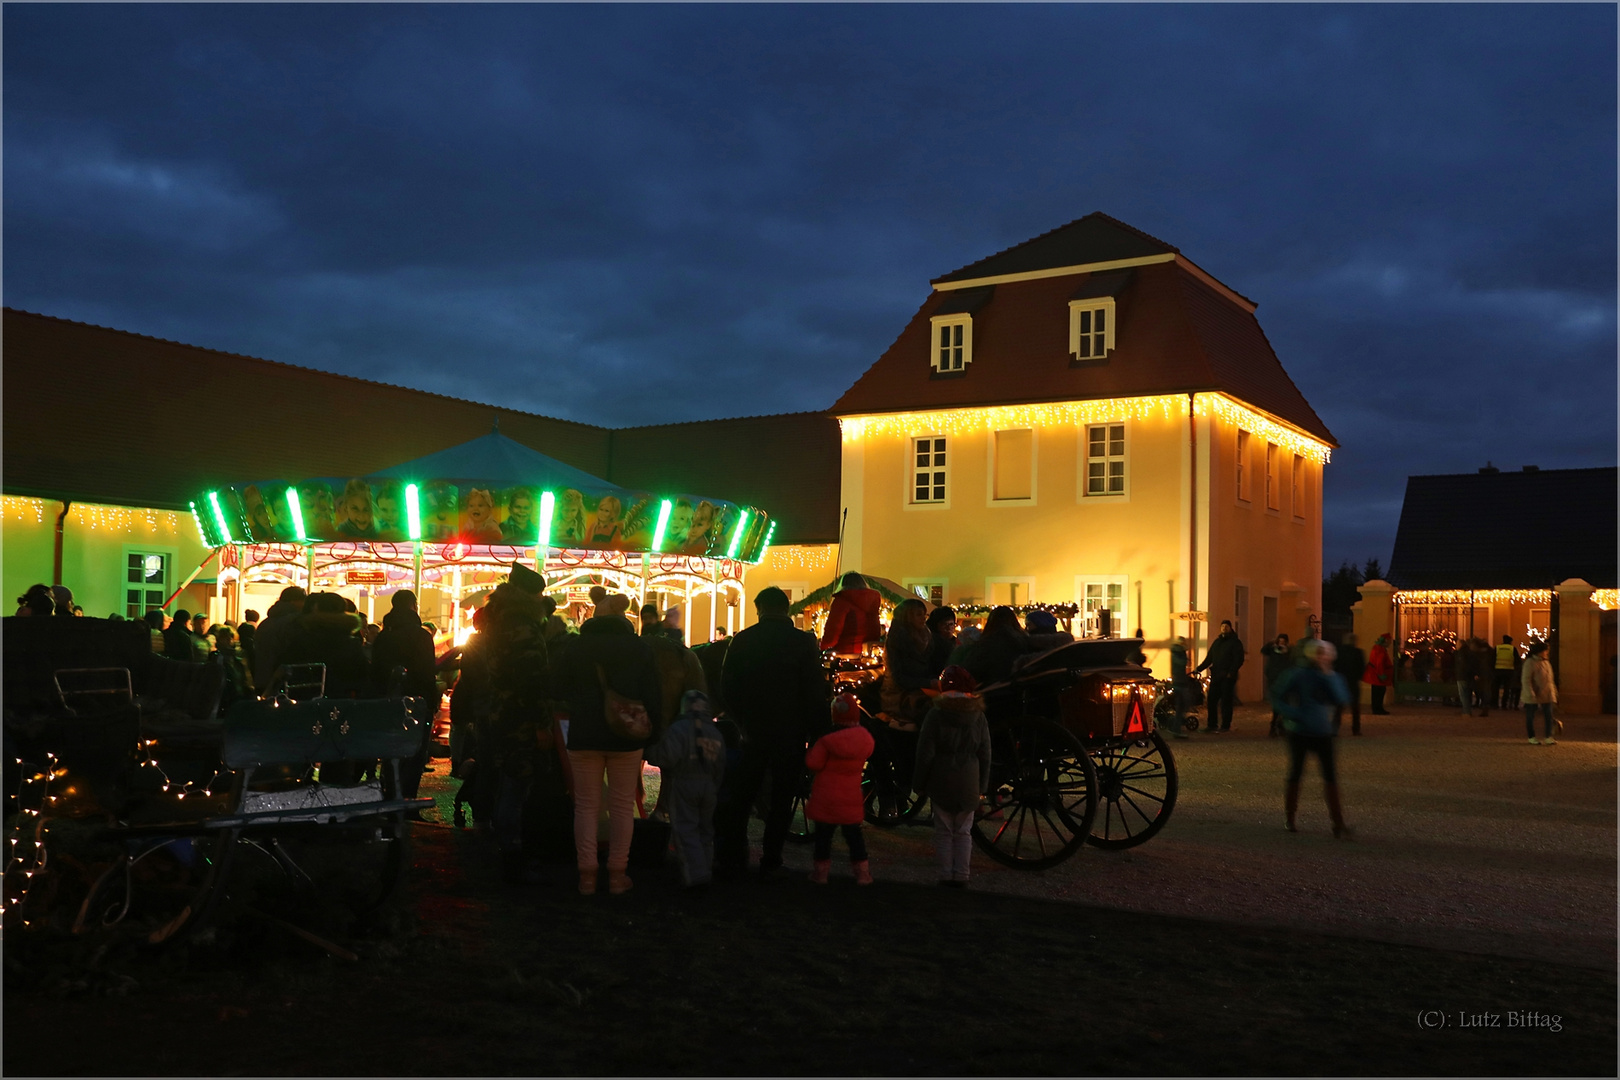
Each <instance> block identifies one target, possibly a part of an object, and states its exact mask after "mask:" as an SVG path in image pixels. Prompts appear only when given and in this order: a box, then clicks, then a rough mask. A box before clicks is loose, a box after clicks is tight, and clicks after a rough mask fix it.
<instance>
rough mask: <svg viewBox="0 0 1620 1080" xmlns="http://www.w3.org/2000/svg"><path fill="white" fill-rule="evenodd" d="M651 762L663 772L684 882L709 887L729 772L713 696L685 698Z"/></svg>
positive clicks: (650, 754)
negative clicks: (717, 823) (719, 808)
mask: <svg viewBox="0 0 1620 1080" xmlns="http://www.w3.org/2000/svg"><path fill="white" fill-rule="evenodd" d="M647 762H648V764H650V765H656V766H657V767H658V769H659V770H660V771H661V773H662V786H661V788H660V789H659V790H660V793H661V794H660V799H659V801H660V802H662V803H663V804H664V806H666V807H667V808H668V809H669V823H670V828H671V831H672V832H673V833H674V836H675V857H676V859H677V861H679V863H680V864H681V879H682V880H683V881H684V882H686V886H687V888H697V887H700V886H703V885H707V884H709V882H710V881H712V880H713V878H714V808H715V803H716V801H717V800H718V798H719V795H720V784H721V783H722V781H724V779H725V773H726V741H725V738H724V737H723V736H722V735H721V734H720V727H719V725H718V724H716V723H715V722H714V709H713V707H712V706H711V705H710V704H709V695H707V694H705V693H704V692H703V691H701V690H688V691H687V692H686V693H685V694H683V695H681V715H680V719H678V720H676V721H675V723H673V724H671V725H670V728H669V730H668V731H666V732H664V737H663V738H662V739H660V740H658V742H657V743H656V744H655V745H653V746H652V747H650V748H648V750H647Z"/></svg>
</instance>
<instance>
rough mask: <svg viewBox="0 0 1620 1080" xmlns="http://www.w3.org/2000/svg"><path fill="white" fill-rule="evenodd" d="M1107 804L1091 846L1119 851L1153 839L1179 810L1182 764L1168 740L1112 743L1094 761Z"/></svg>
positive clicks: (1156, 736) (1093, 830)
mask: <svg viewBox="0 0 1620 1080" xmlns="http://www.w3.org/2000/svg"><path fill="white" fill-rule="evenodd" d="M1092 761H1093V763H1094V764H1095V765H1096V767H1097V790H1098V794H1099V795H1100V797H1101V805H1100V806H1099V807H1098V809H1097V817H1096V820H1095V821H1093V822H1092V825H1091V834H1090V835H1089V836H1087V837H1086V841H1087V842H1088V843H1090V844H1092V845H1093V846H1095V847H1100V848H1107V849H1109V850H1118V849H1120V848H1128V847H1135V846H1136V845H1137V844H1140V843H1142V842H1143V841H1145V840H1148V839H1149V838H1151V837H1152V836H1153V835H1154V834H1155V833H1157V832H1158V831H1159V830H1160V829H1162V828H1164V823H1165V822H1166V821H1167V820H1169V818H1170V811H1172V810H1174V809H1175V806H1176V787H1177V783H1176V761H1175V758H1174V757H1173V756H1171V753H1170V747H1169V746H1168V745H1166V743H1165V741H1164V736H1162V735H1160V734H1159V733H1158V732H1157V731H1155V732H1154V733H1153V734H1152V736H1151V737H1150V738H1147V739H1139V740H1137V741H1136V742H1132V743H1125V744H1124V745H1122V746H1119V745H1113V744H1109V745H1107V746H1104V747H1103V748H1101V749H1100V750H1098V751H1097V752H1096V753H1095V754H1094V755H1093V758H1092Z"/></svg>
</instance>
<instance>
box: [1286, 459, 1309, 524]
mask: <svg viewBox="0 0 1620 1080" xmlns="http://www.w3.org/2000/svg"><path fill="white" fill-rule="evenodd" d="M1291 487H1292V490H1291V491H1290V492H1289V495H1288V505H1289V506H1290V507H1292V508H1293V511H1294V520H1295V521H1304V520H1305V457H1304V455H1302V454H1295V455H1294V480H1293V484H1292V485H1291Z"/></svg>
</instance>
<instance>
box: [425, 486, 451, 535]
mask: <svg viewBox="0 0 1620 1080" xmlns="http://www.w3.org/2000/svg"><path fill="white" fill-rule="evenodd" d="M428 501H429V506H428V520H429V521H431V522H433V523H434V524H435V525H449V526H453V525H455V523H456V499H455V496H454V495H452V494H450V490H449V489H448V488H431V489H429V491H428Z"/></svg>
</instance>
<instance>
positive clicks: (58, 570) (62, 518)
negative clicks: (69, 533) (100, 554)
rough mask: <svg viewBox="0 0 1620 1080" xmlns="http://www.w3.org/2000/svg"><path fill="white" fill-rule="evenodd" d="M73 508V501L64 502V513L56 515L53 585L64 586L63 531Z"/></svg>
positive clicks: (52, 566)
mask: <svg viewBox="0 0 1620 1080" xmlns="http://www.w3.org/2000/svg"><path fill="white" fill-rule="evenodd" d="M72 506H73V500H72V499H63V500H62V512H61V513H60V514H57V515H56V557H55V560H54V561H53V562H52V564H51V584H52V585H60V584H62V529H63V525H64V523H65V522H66V521H67V516H68V510H69V509H71V508H72Z"/></svg>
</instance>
